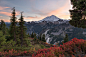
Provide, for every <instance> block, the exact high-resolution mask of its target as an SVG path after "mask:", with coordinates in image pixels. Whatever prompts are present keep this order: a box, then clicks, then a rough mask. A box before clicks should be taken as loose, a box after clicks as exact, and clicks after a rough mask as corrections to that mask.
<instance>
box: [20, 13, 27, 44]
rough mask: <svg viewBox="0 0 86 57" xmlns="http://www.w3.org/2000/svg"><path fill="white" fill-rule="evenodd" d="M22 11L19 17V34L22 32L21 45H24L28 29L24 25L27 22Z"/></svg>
mask: <svg viewBox="0 0 86 57" xmlns="http://www.w3.org/2000/svg"><path fill="white" fill-rule="evenodd" d="M22 13H23V12H21V17H20V19H19V34H20V35H19V38H20V40H21V46H22V45H23V43H24V39H25V36H26V29H25V26H24V24H25V22H24V19H23V16H22Z"/></svg>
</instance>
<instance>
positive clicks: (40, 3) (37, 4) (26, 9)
mask: <svg viewBox="0 0 86 57" xmlns="http://www.w3.org/2000/svg"><path fill="white" fill-rule="evenodd" d="M13 7H15V10H16V17H17V20H18V19H19V18H20V13H21V12H22V11H23V16H24V20H25V21H26V22H28V21H38V20H42V19H44V18H45V17H47V16H51V15H55V16H57V17H58V18H61V19H67V20H68V19H70V12H69V10H70V9H72V5H71V2H70V0H0V20H4V21H5V22H10V17H11V13H12V8H13Z"/></svg>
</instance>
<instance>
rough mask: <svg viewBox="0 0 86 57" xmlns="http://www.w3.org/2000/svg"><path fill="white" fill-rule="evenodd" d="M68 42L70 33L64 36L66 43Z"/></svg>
mask: <svg viewBox="0 0 86 57" xmlns="http://www.w3.org/2000/svg"><path fill="white" fill-rule="evenodd" d="M66 42H68V35H67V34H66V35H65V38H64V43H66Z"/></svg>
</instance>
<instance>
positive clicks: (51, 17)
mask: <svg viewBox="0 0 86 57" xmlns="http://www.w3.org/2000/svg"><path fill="white" fill-rule="evenodd" d="M59 20H62V19H60V18H58V17H56V16H55V15H51V16H48V17H46V18H44V19H42V20H40V21H39V22H42V21H48V22H55V21H59Z"/></svg>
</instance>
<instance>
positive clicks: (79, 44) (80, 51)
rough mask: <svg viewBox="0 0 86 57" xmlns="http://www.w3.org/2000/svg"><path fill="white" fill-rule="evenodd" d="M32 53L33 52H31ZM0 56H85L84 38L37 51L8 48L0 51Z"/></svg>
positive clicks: (85, 45)
mask: <svg viewBox="0 0 86 57" xmlns="http://www.w3.org/2000/svg"><path fill="white" fill-rule="evenodd" d="M31 53H34V54H31ZM0 56H3V57H10V56H32V57H86V40H83V39H77V38H73V39H72V40H71V41H69V42H66V43H63V45H60V46H59V47H57V46H55V45H54V47H50V48H47V49H39V50H38V51H31V50H29V51H16V50H13V49H12V50H9V51H8V52H7V51H3V52H0Z"/></svg>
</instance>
